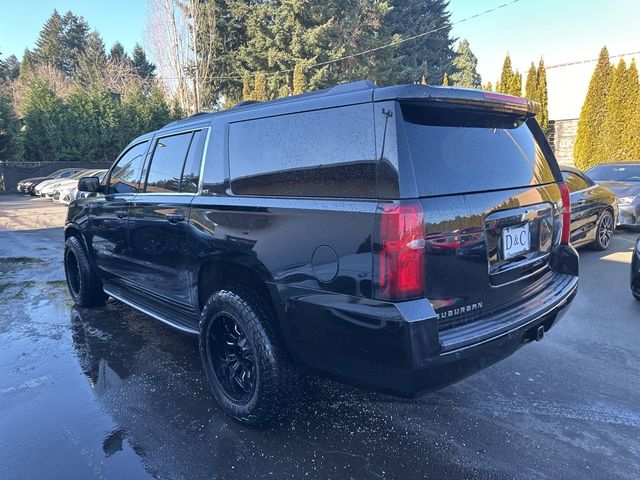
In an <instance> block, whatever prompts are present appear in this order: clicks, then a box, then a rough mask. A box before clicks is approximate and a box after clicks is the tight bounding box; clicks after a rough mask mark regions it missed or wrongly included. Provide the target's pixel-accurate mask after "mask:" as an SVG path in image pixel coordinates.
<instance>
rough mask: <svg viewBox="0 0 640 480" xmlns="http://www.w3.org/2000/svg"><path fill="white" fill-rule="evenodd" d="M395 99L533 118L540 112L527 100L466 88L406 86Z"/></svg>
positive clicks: (537, 104) (538, 105)
mask: <svg viewBox="0 0 640 480" xmlns="http://www.w3.org/2000/svg"><path fill="white" fill-rule="evenodd" d="M397 99H398V100H399V101H406V102H423V101H424V102H429V103H431V102H432V103H437V104H443V105H445V104H451V105H452V106H458V105H465V106H468V107H471V108H480V109H488V110H493V111H497V112H503V113H510V114H516V115H522V116H524V117H526V118H529V117H533V116H534V115H535V114H536V113H538V112H539V111H540V104H539V103H538V102H535V101H533V100H530V99H528V98H522V97H516V96H514V95H506V94H504V93H496V92H485V91H482V90H475V89H466V88H448V87H432V86H425V85H407V86H405V87H403V88H402V90H401V91H400V92H398V96H397Z"/></svg>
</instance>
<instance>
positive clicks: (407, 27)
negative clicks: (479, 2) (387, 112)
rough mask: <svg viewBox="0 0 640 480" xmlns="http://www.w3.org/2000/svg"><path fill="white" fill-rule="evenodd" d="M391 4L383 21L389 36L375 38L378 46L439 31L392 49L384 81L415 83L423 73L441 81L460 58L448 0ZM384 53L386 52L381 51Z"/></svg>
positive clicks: (398, 0) (394, 0)
mask: <svg viewBox="0 0 640 480" xmlns="http://www.w3.org/2000/svg"><path fill="white" fill-rule="evenodd" d="M350 3H352V2H350ZM372 3H382V2H372ZM388 4H389V5H390V6H391V7H392V8H391V10H390V11H389V12H388V13H387V14H386V15H385V16H384V18H383V20H382V23H383V25H384V28H383V29H382V30H383V31H384V32H385V34H386V36H387V38H385V39H384V41H383V39H381V38H375V37H374V42H375V43H376V44H377V45H380V44H382V43H386V41H388V40H390V39H393V38H407V37H411V36H414V35H417V34H420V33H423V32H427V31H431V30H436V29H437V31H435V32H433V33H432V34H430V35H427V36H424V37H421V38H418V39H415V40H412V41H411V42H406V43H403V44H401V45H398V46H397V47H395V48H393V49H388V50H390V51H391V53H392V58H391V59H390V62H389V65H388V66H389V67H391V69H390V70H391V71H390V72H389V73H388V74H387V75H386V78H384V81H383V82H382V83H386V84H394V83H395V84H397V83H413V82H417V81H419V80H420V78H421V77H422V76H423V75H426V76H427V77H428V78H430V79H432V81H434V82H440V81H441V79H443V78H444V74H445V72H446V71H447V70H449V69H450V66H451V64H452V62H453V60H454V58H455V57H456V53H455V51H454V50H453V43H454V39H453V38H452V37H451V14H450V12H449V11H448V7H449V5H448V4H449V2H448V0H389V1H388ZM376 37H380V35H379V34H378V35H376ZM382 52H384V51H381V52H379V53H382ZM385 53H386V52H385ZM365 60H366V59H365Z"/></svg>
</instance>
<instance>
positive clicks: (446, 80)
mask: <svg viewBox="0 0 640 480" xmlns="http://www.w3.org/2000/svg"><path fill="white" fill-rule="evenodd" d="M442 86H443V87H448V86H449V75H447V72H444V77H443V78H442Z"/></svg>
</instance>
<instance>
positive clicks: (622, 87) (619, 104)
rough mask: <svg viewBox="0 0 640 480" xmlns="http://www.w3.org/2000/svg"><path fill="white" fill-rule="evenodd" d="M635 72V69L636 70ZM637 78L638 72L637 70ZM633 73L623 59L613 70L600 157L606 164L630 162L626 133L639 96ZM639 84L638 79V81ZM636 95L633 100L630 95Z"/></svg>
mask: <svg viewBox="0 0 640 480" xmlns="http://www.w3.org/2000/svg"><path fill="white" fill-rule="evenodd" d="M634 70H635V69H634ZM635 74H636V78H637V70H635ZM632 75H633V72H631V71H629V70H627V64H626V62H625V61H624V59H623V58H621V59H620V62H619V63H618V66H617V67H614V69H613V76H612V79H611V84H610V86H609V93H608V95H607V100H606V115H605V121H604V127H603V138H604V140H605V141H604V142H602V145H601V148H600V149H599V150H598V151H599V153H601V154H602V156H601V157H600V158H601V159H602V160H601V161H605V162H615V161H620V160H628V159H629V154H630V152H629V151H628V150H627V146H628V142H627V141H626V131H627V128H628V126H629V124H630V123H631V122H632V119H633V115H634V113H635V112H633V110H632V108H633V107H634V106H635V100H636V99H637V96H638V90H637V88H636V86H635V85H633V81H632V79H631V78H630V77H631V76H632ZM636 84H637V79H636ZM633 94H635V95H634V98H633V100H632V98H631V96H630V95H633Z"/></svg>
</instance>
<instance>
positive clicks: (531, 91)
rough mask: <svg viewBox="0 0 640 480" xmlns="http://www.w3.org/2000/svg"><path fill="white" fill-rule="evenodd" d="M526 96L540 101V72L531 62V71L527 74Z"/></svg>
mask: <svg viewBox="0 0 640 480" xmlns="http://www.w3.org/2000/svg"><path fill="white" fill-rule="evenodd" d="M524 96H525V97H527V98H530V99H531V100H537V99H538V70H537V69H536V66H535V65H534V64H533V62H531V66H530V67H529V71H528V72H527V81H526V83H525V87H524Z"/></svg>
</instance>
